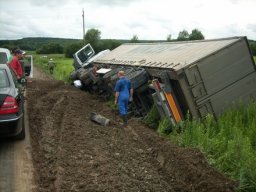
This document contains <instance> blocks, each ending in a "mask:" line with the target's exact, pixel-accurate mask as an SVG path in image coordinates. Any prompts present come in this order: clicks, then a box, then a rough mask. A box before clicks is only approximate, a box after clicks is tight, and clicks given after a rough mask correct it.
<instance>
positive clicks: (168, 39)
mask: <svg viewBox="0 0 256 192" xmlns="http://www.w3.org/2000/svg"><path fill="white" fill-rule="evenodd" d="M171 40H172V35H171V34H169V35H168V36H167V39H166V41H168V42H169V41H171Z"/></svg>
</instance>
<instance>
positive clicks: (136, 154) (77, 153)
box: [27, 72, 236, 192]
mask: <svg viewBox="0 0 256 192" xmlns="http://www.w3.org/2000/svg"><path fill="white" fill-rule="evenodd" d="M35 77H40V78H35V79H33V82H32V83H30V84H28V88H27V97H28V111H29V122H30V133H31V144H32V157H33V163H34V168H35V174H34V178H35V182H36V188H35V191H37V192H46V191H51V192H52V191H61V192H65V191H67V192H70V191H73V192H77V191H81V192H84V191H110V192H115V191H128V192H133V191H157V192H164V191H170V192H174V191H180V192H190V191H191V192H192V191H196V192H201V191H207V192H215V191H216V192H224V191H225V192H230V191H234V189H235V185H236V182H234V181H232V180H230V179H228V178H226V177H225V176H223V175H222V174H220V173H218V172H216V171H215V170H214V169H213V168H211V167H210V166H209V165H208V163H207V161H206V159H205V158H204V156H203V155H202V153H201V152H200V151H199V150H196V149H183V148H180V147H177V146H176V145H175V144H173V143H171V142H170V141H168V140H166V139H165V138H163V137H161V136H159V135H158V134H157V133H155V132H154V131H153V130H151V129H149V128H148V127H146V126H144V125H143V124H142V123H141V122H140V121H139V120H136V119H131V120H130V121H129V126H128V127H126V128H123V129H121V128H120V127H118V126H116V125H115V124H111V125H110V126H107V127H103V126H100V125H98V124H95V123H94V122H91V121H90V120H89V113H90V112H92V111H93V112H97V113H99V114H101V115H104V116H105V117H107V118H109V119H112V118H113V116H114V114H113V113H112V112H111V109H110V108H109V107H108V106H107V105H106V103H104V102H100V101H99V100H98V99H97V98H96V96H93V95H90V94H88V93H86V92H83V91H80V90H78V89H76V88H74V87H72V86H70V85H65V84H64V83H62V82H60V81H55V80H52V79H49V78H48V77H47V76H43V74H42V73H40V72H39V73H38V74H35Z"/></svg>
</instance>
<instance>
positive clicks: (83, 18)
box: [82, 8, 85, 39]
mask: <svg viewBox="0 0 256 192" xmlns="http://www.w3.org/2000/svg"><path fill="white" fill-rule="evenodd" d="M82 17H83V39H84V36H85V29H84V8H83V15H82Z"/></svg>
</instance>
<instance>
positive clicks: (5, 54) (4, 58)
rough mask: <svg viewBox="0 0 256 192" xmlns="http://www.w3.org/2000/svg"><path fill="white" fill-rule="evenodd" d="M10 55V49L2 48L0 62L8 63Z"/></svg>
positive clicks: (0, 49)
mask: <svg viewBox="0 0 256 192" xmlns="http://www.w3.org/2000/svg"><path fill="white" fill-rule="evenodd" d="M10 55H11V53H10V51H9V49H5V48H0V63H5V64H6V63H7V61H8V58H9V57H10Z"/></svg>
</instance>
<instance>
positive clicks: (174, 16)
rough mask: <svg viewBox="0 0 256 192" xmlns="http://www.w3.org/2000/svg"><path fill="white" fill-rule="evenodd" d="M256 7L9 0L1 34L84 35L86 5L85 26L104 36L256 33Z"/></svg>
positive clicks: (161, 0) (206, 2)
mask: <svg viewBox="0 0 256 192" xmlns="http://www.w3.org/2000/svg"><path fill="white" fill-rule="evenodd" d="M254 7H256V1H255V0H215V1H211V0H191V1H187V0H168V1H167V0H157V1H156V0H126V1H120V0H86V1H84V0H62V1H61V2H60V1H59V0H51V1H46V2H45V1H41V0H21V1H17V0H8V1H0V28H1V30H0V38H1V39H9V38H12V39H13V38H22V37H31V36H39V37H44V36H49V37H63V38H82V9H84V14H85V29H86V30H88V29H90V28H96V29H98V30H100V31H101V37H102V38H103V39H104V38H113V39H119V38H120V39H130V38H132V36H133V35H137V36H138V37H139V39H147V40H156V39H158V40H164V39H166V37H167V35H169V34H171V35H172V37H173V38H176V37H177V36H178V33H179V32H180V31H182V30H184V29H185V30H187V31H188V32H191V30H192V29H195V28H197V29H199V30H200V31H201V32H202V33H203V34H204V36H205V37H206V38H207V39H209V38H218V37H227V36H233V35H235V36H249V38H255V37H256V32H255V23H256V14H255V11H254V9H255V8H254ZM6 21H7V22H6ZM15 33H16V35H15Z"/></svg>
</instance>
